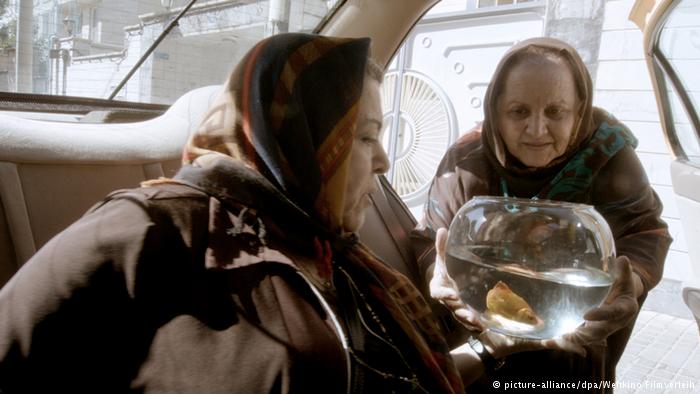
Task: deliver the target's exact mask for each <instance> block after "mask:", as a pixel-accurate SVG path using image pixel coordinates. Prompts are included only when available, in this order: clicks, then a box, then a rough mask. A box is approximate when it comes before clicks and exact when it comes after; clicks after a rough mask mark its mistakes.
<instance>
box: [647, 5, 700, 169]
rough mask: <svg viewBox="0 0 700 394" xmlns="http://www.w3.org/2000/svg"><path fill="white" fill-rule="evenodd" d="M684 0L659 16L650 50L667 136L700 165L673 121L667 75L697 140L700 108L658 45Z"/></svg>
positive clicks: (680, 155)
mask: <svg viewBox="0 0 700 394" xmlns="http://www.w3.org/2000/svg"><path fill="white" fill-rule="evenodd" d="M681 1H683V0H675V1H673V3H671V4H670V5H669V7H668V8H667V10H666V12H665V13H664V15H663V18H661V19H659V20H658V22H657V23H656V25H655V26H654V29H653V31H652V39H651V42H652V45H651V50H650V57H651V60H652V67H653V71H654V79H655V80H656V81H655V82H656V84H657V86H658V89H657V94H658V95H659V100H660V103H661V110H662V111H663V116H661V119H662V121H663V122H664V129H665V130H666V131H667V133H666V137H667V139H668V142H669V144H670V145H671V150H672V151H673V153H674V155H676V157H677V158H678V159H679V160H681V161H683V162H686V163H688V164H692V165H694V166H699V165H700V163H693V162H691V161H690V160H689V159H688V155H687V154H686V151H685V148H684V147H683V145H682V143H681V141H680V139H679V138H678V134H677V132H676V127H675V124H674V115H673V111H672V110H671V100H670V98H669V96H668V93H667V92H668V90H669V89H668V88H669V86H668V84H667V82H666V81H667V79H666V78H668V80H669V81H671V84H672V88H673V90H674V91H675V93H676V95H677V96H678V99H679V101H680V102H681V105H682V106H683V109H684V110H685V112H686V114H687V116H688V119H689V120H690V122H691V126H692V127H693V129H694V131H695V138H696V139H697V141H698V142H700V117H698V112H697V109H696V108H695V106H694V105H693V102H692V100H691V98H690V95H688V92H687V91H686V89H685V86H684V85H683V83H682V80H681V79H680V77H679V76H678V74H677V73H676V71H675V69H674V68H673V66H672V65H671V63H670V61H669V60H668V58H667V57H666V55H665V54H664V52H663V51H662V49H661V47H660V45H659V42H660V38H661V33H662V31H663V30H664V28H665V27H666V23H667V21H668V18H669V16H670V15H671V14H672V13H673V12H674V10H675V9H676V7H677V6H678V4H680V2H681Z"/></svg>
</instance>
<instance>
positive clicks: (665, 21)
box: [630, 0, 700, 324]
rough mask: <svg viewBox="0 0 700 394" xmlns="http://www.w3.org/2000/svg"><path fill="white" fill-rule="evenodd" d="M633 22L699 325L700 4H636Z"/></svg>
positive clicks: (653, 0) (689, 0)
mask: <svg viewBox="0 0 700 394" xmlns="http://www.w3.org/2000/svg"><path fill="white" fill-rule="evenodd" d="M630 19H631V20H632V21H634V22H635V23H636V24H637V26H639V28H640V29H641V30H642V31H643V32H644V52H645V56H646V60H647V65H648V68H649V73H650V75H651V80H652V84H653V86H654V91H655V93H656V100H657V104H658V108H659V116H660V119H661V125H662V127H663V130H664V134H665V136H666V139H667V142H668V144H669V146H670V148H671V150H672V152H673V154H674V156H675V158H674V160H673V162H672V164H671V179H672V183H673V190H674V193H675V194H676V200H677V204H678V210H679V213H680V217H681V221H682V223H683V230H684V235H685V237H686V242H687V245H688V255H689V257H690V263H691V269H692V274H693V275H692V277H690V278H687V279H686V281H685V282H684V285H683V299H684V301H685V303H686V304H687V305H688V307H689V308H690V309H691V311H692V312H693V315H694V316H695V319H696V320H697V321H698V324H700V120H699V118H698V115H699V114H700V106H699V104H700V73H698V70H700V1H699V0H637V2H636V3H635V5H634V7H633V9H632V13H631V15H630Z"/></svg>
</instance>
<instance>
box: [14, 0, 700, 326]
mask: <svg viewBox="0 0 700 394" xmlns="http://www.w3.org/2000/svg"><path fill="white" fill-rule="evenodd" d="M438 2H439V0H382V1H376V0H346V1H339V2H337V4H336V6H335V8H334V9H333V11H332V12H331V13H330V14H329V15H328V16H327V17H325V18H324V19H323V20H322V21H321V23H320V24H319V25H318V26H317V27H316V29H315V30H314V32H316V33H319V34H327V35H332V36H344V37H370V38H371V39H372V47H371V53H372V57H373V58H374V60H376V61H377V63H378V64H379V65H381V66H385V67H387V66H388V65H389V63H390V62H391V60H392V58H393V57H394V55H395V54H396V53H397V51H398V50H399V48H400V46H401V44H402V42H403V41H404V40H405V38H406V37H407V36H408V34H409V32H410V31H411V29H412V28H413V27H414V26H415V25H416V23H417V22H418V21H419V20H420V18H421V17H422V16H423V15H424V14H425V13H426V12H428V11H429V10H430V8H431V7H432V6H433V5H435V4H436V3H438ZM672 4H674V1H673V0H658V1H650V0H638V1H637V5H635V8H634V12H633V13H634V14H635V15H636V23H637V24H638V25H639V26H640V28H641V29H642V30H643V31H644V32H645V43H644V45H645V51H646V54H647V59H648V62H649V68H650V70H651V72H652V74H653V73H654V72H659V68H658V67H659V66H658V64H657V62H656V61H655V60H654V48H656V45H657V41H658V35H659V32H658V29H655V28H654V26H656V25H658V24H660V23H661V22H662V21H663V19H662V15H664V12H665V10H666V9H668V8H669V7H671V5H672ZM652 80H655V81H656V80H657V79H654V78H652ZM221 82H222V83H223V81H221ZM655 88H656V89H657V91H658V90H662V91H663V90H665V88H664V87H659V86H655ZM219 90H220V86H219V85H212V86H206V87H200V88H196V89H193V90H191V91H189V92H188V93H186V94H184V95H182V96H181V97H180V98H179V99H178V100H177V101H176V102H175V103H174V104H172V105H170V106H166V105H150V106H143V105H142V106H135V105H130V104H128V103H125V102H120V101H108V100H101V101H100V100H92V101H90V100H88V101H81V100H80V99H77V98H70V97H68V98H65V99H57V100H56V101H55V102H54V104H55V105H48V107H47V106H42V105H41V103H37V102H34V103H33V104H32V106H33V109H32V108H31V106H30V107H27V106H26V105H24V106H17V102H18V100H20V99H22V97H23V96H22V95H15V96H10V97H9V98H8V97H0V102H2V103H3V106H2V108H3V111H4V112H0V141H1V143H0V202H1V204H0V287H2V286H3V285H4V284H5V283H6V282H7V281H8V280H9V279H10V278H11V277H12V275H13V274H14V273H15V272H16V271H17V270H18V269H19V268H20V267H21V266H22V265H23V264H24V263H25V262H26V261H27V260H28V259H29V258H30V257H31V256H32V255H33V254H34V253H35V252H36V251H37V250H38V249H39V248H41V247H42V246H43V245H44V244H45V243H46V242H47V241H48V240H50V239H51V238H52V237H54V236H55V235H56V234H58V233H59V232H60V231H61V230H62V229H64V228H66V227H67V226H68V225H70V224H71V223H72V222H74V221H75V220H77V219H78V218H79V217H80V216H81V215H82V214H83V213H84V212H86V211H87V210H88V209H89V208H90V207H91V206H92V205H94V204H95V203H97V202H99V201H100V200H101V199H102V198H104V197H105V196H106V195H107V194H108V193H110V192H111V191H113V190H117V189H124V188H133V187H138V186H139V184H140V182H143V181H145V180H149V179H154V178H158V177H169V176H172V175H174V174H175V173H176V172H177V170H178V168H179V166H180V157H181V151H182V147H183V146H184V144H185V142H186V141H187V138H188V136H189V135H190V134H191V133H192V132H193V131H194V130H195V129H196V128H197V126H198V125H199V122H200V121H201V120H202V118H203V117H204V115H205V112H206V110H207V108H208V107H209V104H210V103H211V102H212V101H213V100H214V98H215V97H216V95H217V94H218V92H219ZM657 98H658V97H657ZM25 99H27V100H33V99H34V98H33V97H25ZM658 100H659V108H660V111H659V112H660V114H668V113H669V109H668V106H669V104H668V102H664V99H663V98H658ZM56 103H57V104H56ZM15 107H16V108H15ZM28 108H29V109H28ZM46 108H52V109H50V110H47V109H46ZM18 114H19V115H20V116H17V115H18ZM695 122H696V123H697V119H695ZM662 124H663V125H664V127H665V128H666V129H668V128H669V127H672V126H673V121H672V120H669V118H667V119H662ZM696 127H697V125H696ZM667 133H668V130H667ZM669 139H670V145H672V146H673V145H674V144H673V134H672V133H671V137H669ZM676 154H677V156H678V158H679V160H677V161H678V163H676V162H674V164H673V165H674V166H676V167H678V166H681V167H682V166H686V167H683V168H684V170H683V171H685V172H683V171H681V170H679V173H684V174H688V173H691V174H693V175H692V177H690V178H689V177H687V176H686V178H682V179H684V180H685V181H684V180H679V181H678V185H675V184H674V187H676V188H681V189H682V188H683V186H682V185H683V184H684V183H685V185H686V189H687V185H688V184H689V183H688V182H690V184H691V185H692V184H693V183H692V182H695V181H696V180H697V177H698V174H700V170H698V169H697V165H689V164H688V161H687V160H685V161H684V160H683V158H684V156H683V155H684V154H683V152H682V151H681V152H679V151H676ZM686 159H687V157H686ZM684 163H685V164H684ZM688 166H689V167H688ZM689 168H690V169H689ZM688 180H690V181H688ZM377 182H378V183H379V184H380V185H381V187H380V188H378V189H379V190H378V191H377V192H376V193H375V194H374V195H373V196H372V201H373V206H372V207H371V208H370V209H369V210H368V213H367V217H366V220H365V225H364V227H363V228H362V229H361V231H360V238H361V239H362V240H363V242H365V244H367V245H368V246H369V247H370V249H372V250H373V251H374V252H375V253H376V254H378V255H379V256H380V257H382V258H383V259H384V261H385V262H387V264H389V265H391V266H393V267H394V268H396V269H397V270H399V271H400V272H402V273H404V274H405V275H407V276H408V277H409V278H410V279H412V280H413V281H414V282H415V283H416V284H417V285H418V287H419V288H423V287H424V284H423V283H420V282H421V279H420V278H421V275H420V273H419V272H417V268H416V264H415V257H414V256H413V253H412V250H411V246H410V237H409V234H410V231H411V229H412V228H413V227H414V226H415V224H416V221H415V219H414V216H413V215H412V213H411V212H410V211H409V209H408V208H407V207H406V205H405V204H404V203H403V202H402V200H401V198H400V197H399V195H398V194H397V193H396V192H395V191H394V190H393V189H392V186H391V185H390V184H389V182H388V181H387V180H386V179H385V178H384V177H378V179H377ZM695 184H697V183H695ZM692 189H693V190H692V191H690V192H688V193H691V194H692V193H700V192H699V191H698V190H700V188H697V187H694V188H692ZM679 190H680V189H679ZM694 198H696V197H694ZM697 200H700V197H697V198H696V201H697ZM698 222H700V218H699V219H698ZM692 231H695V232H697V230H692ZM688 241H689V242H688V243H689V247H692V248H697V247H698V245H697V244H693V245H690V244H692V242H691V241H690V239H689V240H688ZM683 297H684V300H685V303H686V304H687V305H688V307H689V308H690V309H691V311H692V312H693V314H694V316H695V318H696V319H697V321H698V325H699V326H700V290H698V287H693V286H689V287H686V288H685V289H684V290H683Z"/></svg>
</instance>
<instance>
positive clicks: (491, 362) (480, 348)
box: [467, 335, 506, 372]
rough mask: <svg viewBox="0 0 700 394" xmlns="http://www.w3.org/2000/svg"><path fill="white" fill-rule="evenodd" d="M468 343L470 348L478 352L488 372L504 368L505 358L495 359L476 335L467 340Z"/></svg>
mask: <svg viewBox="0 0 700 394" xmlns="http://www.w3.org/2000/svg"><path fill="white" fill-rule="evenodd" d="M467 342H468V343H469V346H471V348H472V349H473V350H474V352H476V354H477V355H478V356H479V359H480V360H481V363H482V364H484V369H485V370H486V371H487V372H488V371H496V370H498V369H499V368H501V367H502V366H503V364H505V363H506V359H505V358H495V357H494V356H493V355H492V354H491V352H489V351H488V349H486V346H484V343H483V342H481V340H480V339H479V338H477V337H476V336H474V335H470V336H469V338H468V339H467Z"/></svg>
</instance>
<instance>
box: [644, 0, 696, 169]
mask: <svg viewBox="0 0 700 394" xmlns="http://www.w3.org/2000/svg"><path fill="white" fill-rule="evenodd" d="M655 60H656V61H657V64H658V67H659V68H660V69H661V70H662V72H663V74H664V78H665V85H666V89H664V91H665V92H666V95H667V97H666V102H667V104H668V107H669V112H670V115H671V119H670V121H671V122H672V125H673V126H674V127H673V128H672V132H673V133H674V134H675V139H676V141H677V144H678V146H674V150H676V154H678V155H679V156H685V157H686V158H687V159H688V160H689V161H691V162H694V163H698V164H700V147H699V146H700V142H699V141H700V138H699V137H700V134H698V130H697V127H698V123H697V119H698V103H699V102H700V73H698V70H700V2H698V1H678V2H676V4H675V6H674V7H673V8H672V10H671V12H670V13H669V16H668V17H667V19H666V20H665V21H664V23H663V24H662V25H661V29H660V31H659V35H658V40H657V45H656V47H655Z"/></svg>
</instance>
